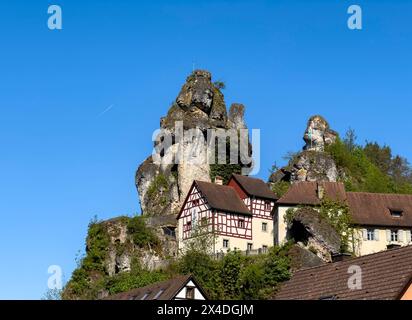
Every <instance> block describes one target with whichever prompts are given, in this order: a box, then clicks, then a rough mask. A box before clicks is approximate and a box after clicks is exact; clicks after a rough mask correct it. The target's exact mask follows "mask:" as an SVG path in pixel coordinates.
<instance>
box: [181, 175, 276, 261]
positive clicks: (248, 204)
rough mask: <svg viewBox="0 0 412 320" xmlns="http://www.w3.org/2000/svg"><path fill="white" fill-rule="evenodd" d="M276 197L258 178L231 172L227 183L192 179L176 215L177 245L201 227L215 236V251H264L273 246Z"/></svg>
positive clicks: (203, 231)
mask: <svg viewBox="0 0 412 320" xmlns="http://www.w3.org/2000/svg"><path fill="white" fill-rule="evenodd" d="M265 189H266V190H265ZM275 201H276V197H275V195H274V194H273V193H272V192H271V191H270V190H269V188H268V187H267V186H266V184H265V183H264V182H263V181H261V180H259V179H253V178H248V177H242V176H237V175H236V176H235V175H233V176H232V178H231V179H230V181H229V184H228V185H221V184H217V183H209V182H204V181H194V182H193V184H192V186H191V188H190V190H189V193H188V195H187V197H186V199H185V201H184V203H183V205H182V208H181V210H180V213H179V215H178V217H177V219H178V237H179V239H178V242H179V249H184V248H185V246H186V244H187V243H188V241H190V239H192V238H193V237H195V236H197V235H198V232H199V230H201V232H202V233H205V232H206V233H210V234H211V236H213V237H214V239H215V241H213V242H214V244H213V252H214V253H219V252H223V253H224V252H227V251H228V250H229V249H231V250H234V249H238V250H241V251H248V252H252V251H255V250H256V251H257V250H259V251H266V250H267V249H268V248H269V247H270V246H273V219H272V212H271V211H272V209H273V207H274V203H275Z"/></svg>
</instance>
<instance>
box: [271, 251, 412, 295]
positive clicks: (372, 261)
mask: <svg viewBox="0 0 412 320" xmlns="http://www.w3.org/2000/svg"><path fill="white" fill-rule="evenodd" d="M350 266H359V267H360V268H361V271H362V273H361V275H362V278H361V279H362V289H361V290H351V289H349V288H348V280H349V277H350V276H353V273H348V270H349V267H350ZM411 279H412V246H407V247H403V248H399V249H392V250H387V251H383V252H379V253H375V254H371V255H367V256H363V257H359V258H353V259H349V260H344V261H340V262H335V263H329V264H327V265H323V266H319V267H314V268H309V269H303V270H300V271H297V272H296V273H295V274H294V275H293V276H292V278H291V279H290V280H289V281H287V282H285V283H284V284H283V285H282V286H281V288H280V290H279V292H278V293H277V294H276V296H275V299H276V300H320V299H326V298H332V297H333V298H334V299H338V300H396V299H399V298H400V297H401V295H402V294H403V293H404V290H405V289H406V288H407V287H408V286H409V284H410V281H411Z"/></svg>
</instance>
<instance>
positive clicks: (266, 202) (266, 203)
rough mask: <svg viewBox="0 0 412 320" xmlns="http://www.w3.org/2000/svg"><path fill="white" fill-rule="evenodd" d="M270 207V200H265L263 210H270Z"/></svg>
mask: <svg viewBox="0 0 412 320" xmlns="http://www.w3.org/2000/svg"><path fill="white" fill-rule="evenodd" d="M270 209H271V205H270V201H265V210H266V211H270Z"/></svg>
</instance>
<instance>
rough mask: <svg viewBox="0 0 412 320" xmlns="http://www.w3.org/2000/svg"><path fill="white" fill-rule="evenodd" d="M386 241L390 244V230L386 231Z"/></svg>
mask: <svg viewBox="0 0 412 320" xmlns="http://www.w3.org/2000/svg"><path fill="white" fill-rule="evenodd" d="M386 241H388V242H391V230H386Z"/></svg>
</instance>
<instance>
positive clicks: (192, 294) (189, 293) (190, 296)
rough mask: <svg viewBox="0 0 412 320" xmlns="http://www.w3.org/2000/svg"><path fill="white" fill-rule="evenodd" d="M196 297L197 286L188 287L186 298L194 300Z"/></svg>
mask: <svg viewBox="0 0 412 320" xmlns="http://www.w3.org/2000/svg"><path fill="white" fill-rule="evenodd" d="M194 298H195V288H194V287H186V299H188V300H193V299H194Z"/></svg>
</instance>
